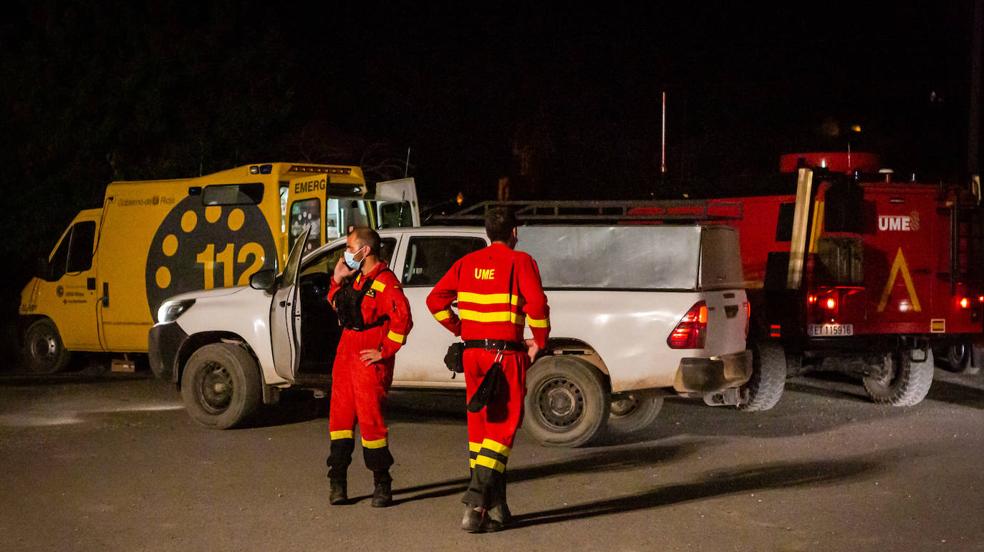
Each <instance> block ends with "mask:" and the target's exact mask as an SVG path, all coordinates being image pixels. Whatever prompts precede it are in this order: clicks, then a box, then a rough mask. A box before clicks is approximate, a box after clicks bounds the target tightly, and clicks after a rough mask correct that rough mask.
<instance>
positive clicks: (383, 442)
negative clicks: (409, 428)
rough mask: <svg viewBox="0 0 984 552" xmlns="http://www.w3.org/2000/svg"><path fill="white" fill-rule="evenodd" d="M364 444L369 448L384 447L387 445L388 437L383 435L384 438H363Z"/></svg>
mask: <svg viewBox="0 0 984 552" xmlns="http://www.w3.org/2000/svg"><path fill="white" fill-rule="evenodd" d="M362 446H363V447H365V448H367V449H378V448H383V447H385V446H386V437H383V438H382V439H376V440H375V441H366V440H365V439H363V440H362Z"/></svg>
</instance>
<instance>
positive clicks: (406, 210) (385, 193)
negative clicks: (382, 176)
mask: <svg viewBox="0 0 984 552" xmlns="http://www.w3.org/2000/svg"><path fill="white" fill-rule="evenodd" d="M374 199H375V200H376V202H377V203H376V207H377V213H378V216H377V221H376V222H377V224H376V225H377V227H379V228H400V227H405V226H420V207H419V204H418V203H417V184H416V183H415V182H414V180H413V178H401V179H399V180H387V181H385V182H379V183H377V184H376V194H375V197H374Z"/></svg>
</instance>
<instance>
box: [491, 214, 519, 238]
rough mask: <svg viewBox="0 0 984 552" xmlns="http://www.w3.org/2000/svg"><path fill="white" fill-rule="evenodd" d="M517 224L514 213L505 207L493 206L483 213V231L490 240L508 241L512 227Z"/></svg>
mask: <svg viewBox="0 0 984 552" xmlns="http://www.w3.org/2000/svg"><path fill="white" fill-rule="evenodd" d="M517 226H519V222H517V221H516V215H515V214H513V212H512V210H510V209H507V208H505V207H493V208H492V209H489V210H488V212H486V213H485V233H486V234H487V235H488V236H489V239H490V240H492V241H494V242H495V241H501V242H508V241H509V238H511V237H512V232H513V229H514V228H516V227H517Z"/></svg>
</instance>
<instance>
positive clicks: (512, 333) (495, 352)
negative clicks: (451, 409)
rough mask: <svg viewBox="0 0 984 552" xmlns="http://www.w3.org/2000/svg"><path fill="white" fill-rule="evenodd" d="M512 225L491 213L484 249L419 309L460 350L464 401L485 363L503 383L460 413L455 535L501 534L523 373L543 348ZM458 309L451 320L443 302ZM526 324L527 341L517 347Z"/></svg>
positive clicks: (531, 271)
mask: <svg viewBox="0 0 984 552" xmlns="http://www.w3.org/2000/svg"><path fill="white" fill-rule="evenodd" d="M516 225H517V224H516V219H515V218H514V216H513V215H512V214H511V213H510V212H509V211H505V210H502V209H493V210H491V211H490V212H489V214H488V215H487V216H486V220H485V229H486V232H487V234H488V236H489V239H490V240H492V245H490V246H488V247H486V248H484V249H480V250H478V251H475V252H473V253H470V254H468V255H466V256H465V257H462V258H461V259H460V260H459V261H458V262H456V263H455V264H454V265H453V266H452V267H451V269H450V270H449V271H448V273H447V274H445V275H444V277H443V278H441V280H440V281H439V282H438V283H437V285H436V286H434V289H433V290H432V291H431V293H430V295H428V297H427V308H428V309H430V312H431V313H432V314H433V315H434V318H435V319H437V321H438V322H440V323H441V324H442V325H443V326H444V327H445V328H447V329H448V330H450V331H451V332H452V333H454V334H455V335H458V336H461V338H462V340H463V341H464V343H465V350H464V353H463V364H464V371H465V387H466V390H467V396H468V398H469V399H471V398H473V397H474V396H475V392H476V390H477V389H478V388H479V386H480V384H481V383H482V381H483V378H484V377H485V375H486V374H487V373H488V372H489V370H490V368H491V367H492V366H493V364H496V363H498V364H499V365H501V368H502V374H503V375H504V384H500V385H499V387H498V391H497V392H496V393H495V394H494V395H493V396H492V397H491V398H490V399H489V401H488V402H487V403H486V405H485V407H484V408H482V409H481V410H479V411H478V412H472V411H471V410H472V409H471V408H469V412H468V450H469V457H470V458H469V465H470V467H471V481H470V482H469V485H468V490H467V491H466V492H465V495H464V497H463V498H462V502H464V503H465V504H466V509H465V514H464V517H463V518H462V521H461V528H462V529H464V530H465V531H468V532H471V533H477V532H490V531H497V530H499V529H501V528H502V527H503V526H504V525H507V524H508V523H509V521H510V518H511V514H510V513H509V507H508V505H507V504H506V463H507V462H508V460H509V453H510V451H511V450H512V446H513V438H514V437H515V436H516V430H517V429H518V428H519V425H520V423H522V420H523V399H524V397H525V395H526V370H527V369H528V368H529V366H530V363H531V362H532V360H533V359H534V358H535V357H536V355H537V353H538V352H539V351H540V350H541V349H544V348H545V347H546V346H547V337H548V336H549V333H550V319H549V307H548V306H547V297H546V295H545V294H544V292H543V285H542V283H541V281H540V272H539V268H537V265H536V262H535V261H534V260H533V258H532V257H530V256H529V255H528V254H526V253H523V252H520V251H514V250H513V248H514V247H515V245H516ZM454 301H457V302H458V314H457V315H456V314H455V313H454V312H452V311H451V303H452V302H454ZM526 323H528V324H529V326H530V331H531V332H532V334H533V339H531V340H525V341H524V340H523V328H524V326H525V324H526Z"/></svg>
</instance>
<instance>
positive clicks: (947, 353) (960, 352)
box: [933, 343, 970, 374]
mask: <svg viewBox="0 0 984 552" xmlns="http://www.w3.org/2000/svg"><path fill="white" fill-rule="evenodd" d="M933 354H934V356H936V357H937V358H938V359H939V360H938V362H939V363H940V366H942V367H943V368H944V369H946V370H948V371H950V372H955V373H957V374H962V373H964V372H966V371H967V367H969V366H970V345H969V344H967V343H954V344H953V345H950V346H949V347H946V348H945V349H939V350H937V349H934V350H933Z"/></svg>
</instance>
